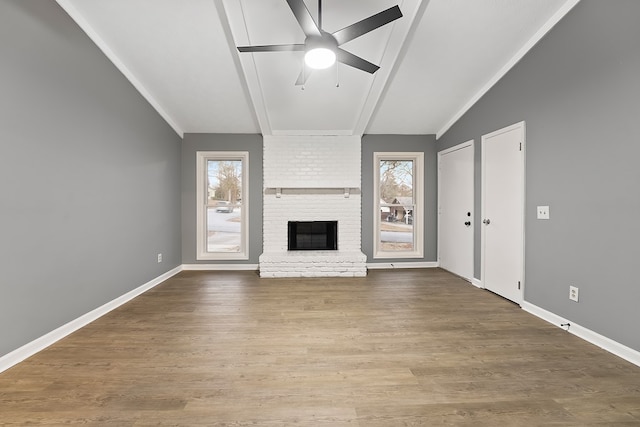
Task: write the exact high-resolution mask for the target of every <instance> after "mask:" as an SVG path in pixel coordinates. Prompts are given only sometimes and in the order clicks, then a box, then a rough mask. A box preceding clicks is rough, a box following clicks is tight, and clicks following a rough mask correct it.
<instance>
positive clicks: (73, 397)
mask: <svg viewBox="0 0 640 427" xmlns="http://www.w3.org/2000/svg"><path fill="white" fill-rule="evenodd" d="M27 424H29V425H37V424H47V425H64V424H85V425H115V426H150V425H178V426H199V425H207V426H245V425H256V426H287V425H300V426H323V425H326V426H343V425H344V426H409V425H410V426H415V425H428V426H438V425H460V426H492V427H494V426H541V425H556V426H590V425H593V426H596V425H603V426H604V425H607V426H609V425H619V426H640V368H639V367H637V366H634V365H632V364H630V363H628V362H626V361H624V360H622V359H620V358H618V357H616V356H613V355H611V354H609V353H607V352H605V351H604V350H601V349H599V348H597V347H595V346H593V345H591V344H589V343H586V342H585V341H582V340H581V339H579V338H577V337H575V336H573V335H571V334H569V333H567V332H565V331H563V330H562V329H560V328H556V327H554V326H552V325H549V324H547V323H546V322H544V321H542V320H540V319H537V318H535V317H533V316H531V315H529V314H527V313H526V312H524V311H523V310H521V309H520V308H519V307H518V306H516V305H514V304H512V303H510V302H508V301H506V300H504V299H502V298H500V297H498V296H496V295H494V294H492V293H490V292H487V291H483V290H480V289H477V288H475V287H473V286H471V285H470V284H468V283H466V282H464V281H462V280H461V279H459V278H457V277H455V276H453V275H451V274H449V273H447V272H445V271H442V270H440V269H416V270H373V271H370V272H369V275H368V276H367V277H366V278H350V279H333V278H331V279H326V278H316V279H260V278H259V277H258V276H257V275H256V274H255V273H253V272H182V273H180V274H178V275H177V276H175V277H173V278H171V279H169V280H168V281H166V282H164V283H163V284H161V285H159V286H157V287H156V288H154V289H152V290H151V291H149V292H147V293H145V294H144V295H142V296H140V297H138V298H137V299H135V300H133V301H131V302H130V303H128V304H126V305H124V306H123V307H121V308H119V309H117V310H115V311H113V312H111V313H109V314H108V315H106V316H104V317H102V318H101V319H99V320H97V321H96V322H94V323H92V324H91V325H89V326H87V327H85V328H83V329H81V330H80V331H77V332H76V333H74V334H72V335H71V336H69V337H67V338H65V339H63V340H61V341H60V342H58V343H56V344H55V345H53V346H51V347H49V348H48V349H46V350H44V351H42V352H40V353H39V354H37V355H35V356H34V357H32V358H30V359H28V360H26V361H25V362H23V363H21V364H19V365H17V366H15V367H13V368H11V369H9V370H8V371H6V372H4V373H3V374H0V425H27Z"/></svg>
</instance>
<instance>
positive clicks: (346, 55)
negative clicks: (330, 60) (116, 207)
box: [336, 48, 380, 74]
mask: <svg viewBox="0 0 640 427" xmlns="http://www.w3.org/2000/svg"><path fill="white" fill-rule="evenodd" d="M336 56H337V58H338V61H340V62H342V63H343V64H346V65H349V66H351V67H353V68H357V69H359V70H362V71H366V72H367V73H371V74H373V73H375V72H376V71H378V69H380V67H378V66H377V65H376V64H372V63H371V62H369V61H367V60H365V59H362V58H360V57H359V56H356V55H354V54H353V53H351V52H347V51H346V50H344V49H340V48H338V51H337V52H336Z"/></svg>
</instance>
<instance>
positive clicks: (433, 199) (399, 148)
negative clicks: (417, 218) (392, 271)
mask: <svg viewBox="0 0 640 427" xmlns="http://www.w3.org/2000/svg"><path fill="white" fill-rule="evenodd" d="M435 140H436V139H435V135H365V136H363V138H362V252H364V254H365V255H367V262H369V263H375V262H382V263H390V262H400V261H406V262H435V261H437V259H438V256H437V251H438V235H437V233H438V228H437V226H438V222H437V221H438V218H437V212H438V210H437V203H438V195H437V193H438V184H437V180H438V169H437V165H438V159H437V152H436V150H437V147H436V143H435ZM377 151H395V152H412V151H418V152H420V151H421V152H424V169H425V170H424V210H425V212H424V225H425V227H424V258H405V259H403V258H397V259H373V206H374V200H373V153H374V152H377Z"/></svg>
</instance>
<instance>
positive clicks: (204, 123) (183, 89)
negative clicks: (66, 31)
mask: <svg viewBox="0 0 640 427" xmlns="http://www.w3.org/2000/svg"><path fill="white" fill-rule="evenodd" d="M578 1H579V0H430V1H429V0H366V1H365V0H324V1H323V12H324V13H323V29H324V30H326V31H327V32H329V33H331V32H333V31H336V30H338V29H341V28H343V27H346V26H348V25H350V24H352V23H355V22H357V21H360V20H362V19H364V18H367V17H368V16H370V15H373V14H375V13H378V12H380V11H382V10H384V9H387V8H389V7H391V6H394V5H396V4H398V5H399V6H400V9H401V10H402V13H403V15H404V16H403V17H402V18H400V19H398V20H397V21H394V22H393V23H391V24H388V25H386V26H384V27H381V28H379V29H376V30H374V31H372V32H370V33H368V34H365V35H363V36H361V37H359V38H357V39H355V40H353V41H351V42H348V43H346V44H344V45H342V47H343V48H344V49H345V50H348V51H350V52H352V53H354V54H356V55H358V56H361V57H363V58H365V59H366V60H368V61H370V62H373V63H375V64H377V65H380V67H381V68H380V69H379V70H378V71H377V72H376V73H375V74H373V75H371V74H368V73H365V72H363V71H360V70H356V69H354V68H351V67H349V66H346V65H343V64H341V65H339V66H338V68H337V70H336V68H335V67H331V68H329V69H327V70H322V71H315V72H314V73H313V74H312V75H311V76H310V77H309V79H308V81H307V83H306V85H305V86H304V89H302V88H301V87H300V86H295V85H294V83H295V81H296V79H297V77H298V74H299V73H300V71H301V69H302V55H303V53H302V52H266V53H253V54H252V53H239V52H238V51H237V49H236V48H235V46H239V45H264V44H289V43H303V42H304V33H303V32H302V30H301V29H300V27H299V25H298V23H297V21H296V19H295V17H294V16H293V13H292V12H291V10H290V9H289V6H288V5H287V3H286V1H285V0H58V3H59V4H60V5H61V6H62V7H63V8H64V9H65V10H66V11H67V12H68V13H69V15H70V16H71V17H72V18H73V19H74V20H75V21H76V22H77V23H78V24H79V25H80V26H81V27H82V28H83V29H84V30H85V32H86V33H87V34H88V35H89V36H90V37H91V38H92V39H93V40H94V42H95V43H96V44H97V45H98V46H99V47H100V48H101V49H102V50H103V51H104V52H105V54H106V55H107V57H109V58H110V59H111V60H112V61H113V63H114V64H115V65H116V66H117V67H118V68H119V69H120V70H121V71H122V72H123V73H124V74H125V76H127V78H128V79H129V80H130V81H131V82H132V84H133V85H134V86H135V87H136V88H137V89H138V90H139V91H140V92H141V93H142V95H143V96H145V97H146V98H147V100H148V101H149V102H150V103H151V104H152V105H153V106H154V107H155V108H156V109H157V110H158V112H159V113H160V114H161V115H162V116H163V117H164V118H165V120H167V122H168V123H169V124H170V125H171V126H172V127H173V128H174V129H175V130H176V132H178V133H179V134H181V135H182V134H183V133H186V132H188V133H191V132H193V133H262V134H264V135H300V134H309V135H317V134H341V135H352V134H353V135H361V134H365V133H375V134H438V135H440V134H442V133H443V132H444V131H446V129H448V128H449V126H451V125H452V124H453V123H454V122H455V121H456V120H457V118H459V117H460V116H461V115H462V114H463V113H464V112H465V111H466V110H467V109H468V108H469V107H470V106H471V105H473V103H474V102H475V101H476V100H477V99H478V98H479V97H480V96H481V95H482V94H483V93H485V92H486V91H487V90H488V89H489V88H490V87H491V86H492V85H493V84H494V83H495V82H496V81H497V80H498V79H499V78H500V77H502V75H504V74H505V73H506V71H508V70H509V69H510V68H511V67H512V66H513V65H514V64H515V63H516V62H517V61H518V60H519V59H520V58H521V57H522V56H523V55H524V54H525V53H526V52H527V51H528V50H529V49H530V48H531V47H532V46H533V45H534V44H535V43H536V42H537V41H538V40H539V39H540V38H541V37H542V36H543V35H544V34H545V33H546V32H547V31H548V30H549V29H550V28H551V27H552V26H553V25H555V23H556V22H558V20H560V19H561V18H562V17H563V16H564V15H565V14H566V13H567V12H568V11H569V10H570V9H571V8H572V7H573V6H574V5H575V4H576V3H577V2H578ZM305 2H306V4H307V7H308V9H309V11H310V12H311V14H312V15H313V16H314V17H316V16H317V0H305ZM336 82H339V87H336Z"/></svg>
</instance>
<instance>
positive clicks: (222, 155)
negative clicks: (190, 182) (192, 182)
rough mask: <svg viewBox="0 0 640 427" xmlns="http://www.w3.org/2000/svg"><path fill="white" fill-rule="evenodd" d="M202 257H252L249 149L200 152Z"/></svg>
mask: <svg viewBox="0 0 640 427" xmlns="http://www.w3.org/2000/svg"><path fill="white" fill-rule="evenodd" d="M196 159H197V164H196V173H197V182H196V198H197V213H196V222H197V233H198V235H197V238H196V241H197V245H198V248H197V252H196V258H197V259H199V260H224V259H248V258H249V253H248V232H247V223H248V222H247V221H248V216H247V215H248V212H249V209H248V208H249V206H248V200H249V197H248V192H247V186H248V182H249V180H248V178H249V177H248V170H249V153H248V152H245V151H243V152H229V151H199V152H197V153H196Z"/></svg>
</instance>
